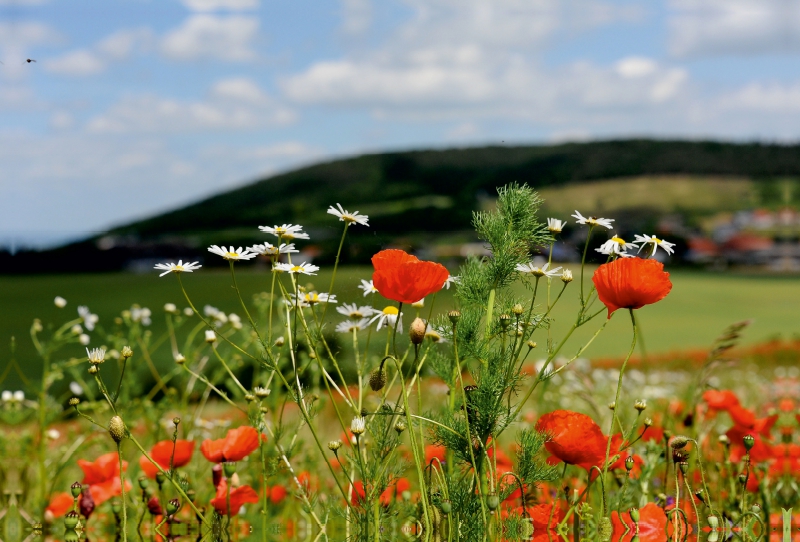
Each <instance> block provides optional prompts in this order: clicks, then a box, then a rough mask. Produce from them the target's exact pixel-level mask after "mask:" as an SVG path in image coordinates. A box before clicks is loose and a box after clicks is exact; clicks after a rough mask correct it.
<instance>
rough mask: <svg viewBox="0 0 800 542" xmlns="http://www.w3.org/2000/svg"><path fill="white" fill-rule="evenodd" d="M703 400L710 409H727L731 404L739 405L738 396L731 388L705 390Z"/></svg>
mask: <svg viewBox="0 0 800 542" xmlns="http://www.w3.org/2000/svg"><path fill="white" fill-rule="evenodd" d="M703 400H704V401H705V402H706V404H707V405H708V408H710V409H711V410H728V409H729V408H731V407H733V406H739V398H738V397H736V394H735V393H733V392H732V391H731V390H708V391H705V392H703Z"/></svg>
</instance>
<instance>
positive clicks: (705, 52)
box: [0, 0, 800, 245]
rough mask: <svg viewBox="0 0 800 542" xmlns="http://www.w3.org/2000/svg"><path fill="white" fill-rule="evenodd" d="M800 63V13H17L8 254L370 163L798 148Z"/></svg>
mask: <svg viewBox="0 0 800 542" xmlns="http://www.w3.org/2000/svg"><path fill="white" fill-rule="evenodd" d="M799 56H800V2H797V1H795V0H652V1H648V2H630V1H611V0H316V1H308V0H293V1H291V2H289V1H280V2H278V1H269V0H105V1H103V2H98V1H96V0H91V1H90V0H49V1H48V0H0V61H2V62H3V65H0V202H2V203H0V244H2V245H8V244H10V243H12V242H13V243H15V244H16V245H20V244H28V245H31V244H33V245H43V244H47V243H53V242H56V241H59V240H63V239H68V238H77V237H81V236H86V235H91V234H92V233H96V232H100V231H103V230H104V229H106V228H108V227H110V226H113V225H116V224H121V223H125V222H127V221H130V220H133V219H137V218H141V217H145V216H148V215H152V214H156V213H158V212H161V211H164V210H167V209H170V208H174V207H176V206H179V205H183V204H186V203H189V202H192V201H195V200H197V199H200V198H202V197H205V196H208V195H210V194H214V193H216V192H219V191H221V190H225V189H228V188H231V187H234V186H237V185H241V184H245V183H247V182H250V181H252V180H255V179H258V178H261V177H263V176H265V175H268V174H271V173H275V172H279V171H283V170H287V169H290V168H293V167H296V166H298V165H303V164H307V163H311V162H314V161H319V160H325V159H331V158H335V157H340V156H346V155H351V154H357V153H361V152H374V151H381V150H391V149H408V148H426V147H446V146H465V145H479V144H486V143H498V142H501V141H504V142H506V143H508V144H515V143H543V142H544V143H546V142H555V141H566V140H587V139H592V138H607V137H623V136H654V137H681V138H692V139H698V138H707V137H708V138H715V139H724V140H761V141H781V142H794V141H797V140H798V136H800V122H798V121H800V70H798V66H799V65H800V64H798V60H799V58H798V57H799ZM27 58H32V59H36V62H35V63H28V62H26V59H27ZM529 181H532V183H533V184H534V185H535V180H529ZM332 203H333V202H332Z"/></svg>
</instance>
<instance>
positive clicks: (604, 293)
mask: <svg viewBox="0 0 800 542" xmlns="http://www.w3.org/2000/svg"><path fill="white" fill-rule="evenodd" d="M592 282H594V285H595V288H597V297H599V298H600V301H602V302H603V304H604V305H605V306H606V307H607V308H608V317H609V318H611V314H612V313H613V312H614V311H615V310H617V309H640V308H642V307H644V306H645V305H650V304H652V303H655V302H656V301H661V300H662V299H664V298H665V297H666V296H667V294H668V293H669V291H670V290H671V289H672V283H671V282H670V280H669V273H667V272H665V271H664V264H662V263H661V262H659V261H656V260H643V259H641V258H619V259H616V260H614V261H613V262H609V263H604V264H603V265H601V266H600V267H598V268H597V270H596V271H595V272H594V275H593V276H592Z"/></svg>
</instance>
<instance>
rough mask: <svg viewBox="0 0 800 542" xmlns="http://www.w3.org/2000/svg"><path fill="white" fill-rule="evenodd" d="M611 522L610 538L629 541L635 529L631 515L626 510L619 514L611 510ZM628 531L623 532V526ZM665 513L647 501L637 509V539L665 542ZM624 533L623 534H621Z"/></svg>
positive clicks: (646, 541)
mask: <svg viewBox="0 0 800 542" xmlns="http://www.w3.org/2000/svg"><path fill="white" fill-rule="evenodd" d="M611 524H612V525H613V527H614V534H613V535H612V536H611V539H612V540H619V541H620V542H630V541H631V540H632V539H633V537H634V535H636V530H635V528H634V522H633V520H632V519H631V515H630V513H628V512H624V513H622V514H619V513H618V512H616V511H615V512H611ZM626 525H627V527H628V532H627V534H625V526H626ZM666 526H667V514H666V513H665V512H664V510H662V509H661V508H659V507H658V505H656V504H655V503H652V502H650V503H647V504H646V505H644V506H643V507H641V508H640V509H639V540H640V541H641V542H666V540H667V535H666V531H665V528H666ZM623 535H624V536H623Z"/></svg>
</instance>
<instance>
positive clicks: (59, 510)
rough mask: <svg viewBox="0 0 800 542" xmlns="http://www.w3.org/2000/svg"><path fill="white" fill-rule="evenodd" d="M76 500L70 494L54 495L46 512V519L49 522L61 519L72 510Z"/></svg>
mask: <svg viewBox="0 0 800 542" xmlns="http://www.w3.org/2000/svg"><path fill="white" fill-rule="evenodd" d="M74 502H75V500H74V499H73V498H72V495H70V494H69V493H64V492H60V493H54V494H53V496H52V497H50V504H48V505H47V508H45V510H44V517H45V519H47V521H49V522H52V521H53V520H54V519H55V518H60V517H61V516H63V515H64V514H66V513H67V512H69V511H70V510H72V504H73V503H74Z"/></svg>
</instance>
